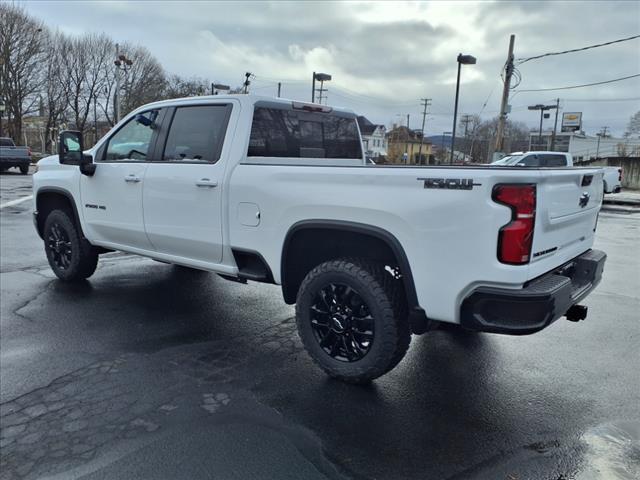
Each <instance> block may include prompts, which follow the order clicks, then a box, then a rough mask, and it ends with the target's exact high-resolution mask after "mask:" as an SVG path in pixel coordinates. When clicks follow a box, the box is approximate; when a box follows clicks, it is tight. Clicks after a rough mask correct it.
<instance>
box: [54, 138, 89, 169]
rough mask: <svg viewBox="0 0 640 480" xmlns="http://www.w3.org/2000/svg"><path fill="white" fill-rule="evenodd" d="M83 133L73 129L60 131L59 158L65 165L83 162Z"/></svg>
mask: <svg viewBox="0 0 640 480" xmlns="http://www.w3.org/2000/svg"><path fill="white" fill-rule="evenodd" d="M83 148H84V145H83V142H82V133H81V132H76V131H73V130H64V131H62V132H60V138H59V141H58V158H59V160H60V163H64V164H65V165H80V163H82V151H83Z"/></svg>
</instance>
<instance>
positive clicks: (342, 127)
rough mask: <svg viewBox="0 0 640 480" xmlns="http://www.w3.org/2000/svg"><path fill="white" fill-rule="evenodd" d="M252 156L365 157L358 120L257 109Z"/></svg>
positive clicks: (250, 144)
mask: <svg viewBox="0 0 640 480" xmlns="http://www.w3.org/2000/svg"><path fill="white" fill-rule="evenodd" d="M247 155H248V156H249V157H289V158H346V159H350V158H359V159H361V158H362V150H361V145H360V136H359V135H358V127H357V124H356V119H355V118H346V117H339V116H337V115H330V114H327V113H315V112H302V111H294V110H282V109H277V108H265V107H256V109H255V111H254V114H253V124H252V126H251V137H250V138H249V150H248V152H247Z"/></svg>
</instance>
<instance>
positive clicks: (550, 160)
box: [544, 155, 567, 167]
mask: <svg viewBox="0 0 640 480" xmlns="http://www.w3.org/2000/svg"><path fill="white" fill-rule="evenodd" d="M544 157H545V162H544V166H545V167H566V166H567V159H566V158H565V157H564V155H545V156H544Z"/></svg>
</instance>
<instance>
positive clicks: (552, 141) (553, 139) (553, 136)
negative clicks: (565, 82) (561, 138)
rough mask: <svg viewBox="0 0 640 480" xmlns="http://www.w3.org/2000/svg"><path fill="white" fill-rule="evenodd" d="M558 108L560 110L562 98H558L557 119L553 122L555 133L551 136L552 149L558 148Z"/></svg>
mask: <svg viewBox="0 0 640 480" xmlns="http://www.w3.org/2000/svg"><path fill="white" fill-rule="evenodd" d="M558 110H560V99H559V98H556V119H555V120H554V122H553V135H552V136H551V151H552V152H553V151H555V149H556V130H558Z"/></svg>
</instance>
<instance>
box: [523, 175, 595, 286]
mask: <svg viewBox="0 0 640 480" xmlns="http://www.w3.org/2000/svg"><path fill="white" fill-rule="evenodd" d="M602 176H603V170H602V169H598V168H566V169H558V170H547V169H542V170H541V171H540V179H539V181H538V185H537V195H536V196H537V199H536V225H535V230H534V235H533V247H532V255H531V263H530V270H529V278H535V277H537V276H539V275H542V274H543V273H546V272H548V271H549V270H552V269H553V268H556V267H558V266H559V265H561V264H563V263H565V262H567V261H569V260H571V259H572V258H574V257H577V256H578V255H580V254H581V253H583V252H585V251H586V250H588V249H589V248H591V246H592V245H593V238H594V236H595V227H596V221H597V218H598V213H599V211H600V207H601V205H602V196H603V186H602V185H603V183H602Z"/></svg>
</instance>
